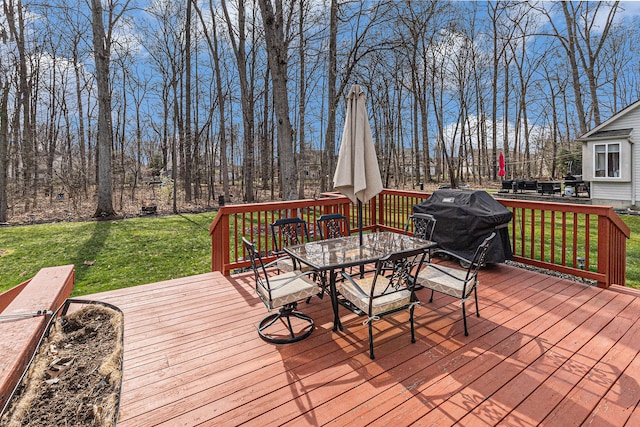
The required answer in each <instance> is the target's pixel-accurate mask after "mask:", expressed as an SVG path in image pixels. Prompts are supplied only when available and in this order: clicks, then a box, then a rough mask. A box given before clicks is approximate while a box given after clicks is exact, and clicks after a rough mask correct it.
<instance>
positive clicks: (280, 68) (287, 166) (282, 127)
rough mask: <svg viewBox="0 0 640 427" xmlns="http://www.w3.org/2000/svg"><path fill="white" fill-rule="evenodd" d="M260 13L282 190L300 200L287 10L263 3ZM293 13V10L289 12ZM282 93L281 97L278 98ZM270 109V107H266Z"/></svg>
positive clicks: (268, 1)
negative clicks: (291, 111) (289, 86)
mask: <svg viewBox="0 0 640 427" xmlns="http://www.w3.org/2000/svg"><path fill="white" fill-rule="evenodd" d="M258 3H259V5H260V13H261V14H262V22H263V25H264V31H265V40H266V43H267V56H268V59H269V69H270V70H271V80H272V83H273V85H272V88H273V93H274V96H273V102H274V104H275V111H276V116H277V123H278V124H277V129H278V157H279V158H280V160H281V161H280V187H281V190H282V198H283V199H284V200H294V199H296V198H297V197H298V173H297V170H296V162H295V158H294V155H293V128H292V127H291V119H290V117H289V98H288V96H287V93H288V92H287V69H288V67H287V65H288V48H289V45H288V42H287V39H286V38H285V25H287V23H288V22H289V19H290V16H288V17H287V19H286V20H285V11H284V9H283V5H282V1H281V0H275V10H274V7H273V6H274V5H273V4H272V3H271V0H259V1H258ZM288 13H289V14H291V13H292V10H290V11H289V12H288ZM278 94H279V96H278ZM265 108H266V106H265Z"/></svg>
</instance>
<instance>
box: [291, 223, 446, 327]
mask: <svg viewBox="0 0 640 427" xmlns="http://www.w3.org/2000/svg"><path fill="white" fill-rule="evenodd" d="M435 246H437V244H436V243H435V242H432V241H430V240H423V239H419V238H417V237H412V236H407V235H406V234H400V233H394V232H390V231H383V232H378V233H371V234H363V235H362V245H360V236H359V235H351V236H346V237H338V238H335V239H326V240H318V241H315V242H308V243H304V244H301V245H295V246H288V247H284V248H283V249H284V251H285V252H286V253H288V254H289V255H290V256H291V257H293V258H294V259H296V260H298V261H299V262H301V263H303V264H305V265H308V266H310V267H311V268H313V269H314V270H316V271H318V272H320V273H321V272H329V292H330V294H331V295H330V296H331V304H332V307H333V316H334V317H333V330H334V331H337V330H338V329H340V330H343V328H342V323H341V322H340V316H339V315H338V295H337V291H336V277H337V275H338V271H339V270H342V269H344V268H348V267H355V266H363V265H365V264H369V263H374V262H376V261H378V260H379V259H381V258H384V257H385V256H387V255H389V254H391V253H394V252H401V251H407V250H412V249H421V248H423V249H431V248H433V247H435Z"/></svg>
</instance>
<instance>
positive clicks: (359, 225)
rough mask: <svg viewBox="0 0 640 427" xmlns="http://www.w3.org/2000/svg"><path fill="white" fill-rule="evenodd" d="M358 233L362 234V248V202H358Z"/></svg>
mask: <svg viewBox="0 0 640 427" xmlns="http://www.w3.org/2000/svg"><path fill="white" fill-rule="evenodd" d="M358 232H359V233H360V246H362V202H361V201H360V200H358Z"/></svg>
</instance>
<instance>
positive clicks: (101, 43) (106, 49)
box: [91, 0, 129, 218]
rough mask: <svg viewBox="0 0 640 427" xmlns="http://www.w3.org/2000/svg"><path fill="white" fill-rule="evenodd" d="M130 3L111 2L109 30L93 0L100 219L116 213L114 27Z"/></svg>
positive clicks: (100, 3) (96, 213)
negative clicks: (112, 80)
mask: <svg viewBox="0 0 640 427" xmlns="http://www.w3.org/2000/svg"><path fill="white" fill-rule="evenodd" d="M128 3H129V1H128V0H127V1H126V2H125V4H124V5H123V6H122V8H121V9H120V11H119V12H116V5H115V4H114V3H112V2H109V3H108V7H109V10H108V16H109V21H108V23H109V26H108V30H109V31H108V32H105V27H104V22H103V16H102V15H103V10H102V2H101V1H100V0H92V1H91V28H92V30H93V49H94V56H95V61H96V81H97V86H98V142H97V147H96V149H97V151H98V156H97V157H98V206H97V208H96V212H95V214H94V217H96V218H101V217H109V216H113V215H115V210H114V209H113V186H112V181H111V149H112V144H113V129H112V127H111V92H110V90H111V88H110V86H109V72H110V61H111V41H112V36H113V28H114V25H115V24H116V22H117V21H118V19H119V18H120V17H121V16H122V14H123V13H124V12H125V10H126V8H127V5H128Z"/></svg>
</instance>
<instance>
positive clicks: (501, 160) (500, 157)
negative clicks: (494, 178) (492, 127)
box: [498, 153, 505, 177]
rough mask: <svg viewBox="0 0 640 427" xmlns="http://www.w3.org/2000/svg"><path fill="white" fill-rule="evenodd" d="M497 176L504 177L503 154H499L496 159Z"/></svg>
mask: <svg viewBox="0 0 640 427" xmlns="http://www.w3.org/2000/svg"><path fill="white" fill-rule="evenodd" d="M498 166H499V169H498V176H501V177H504V175H505V170H504V154H502V153H500V156H499V157H498Z"/></svg>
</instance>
